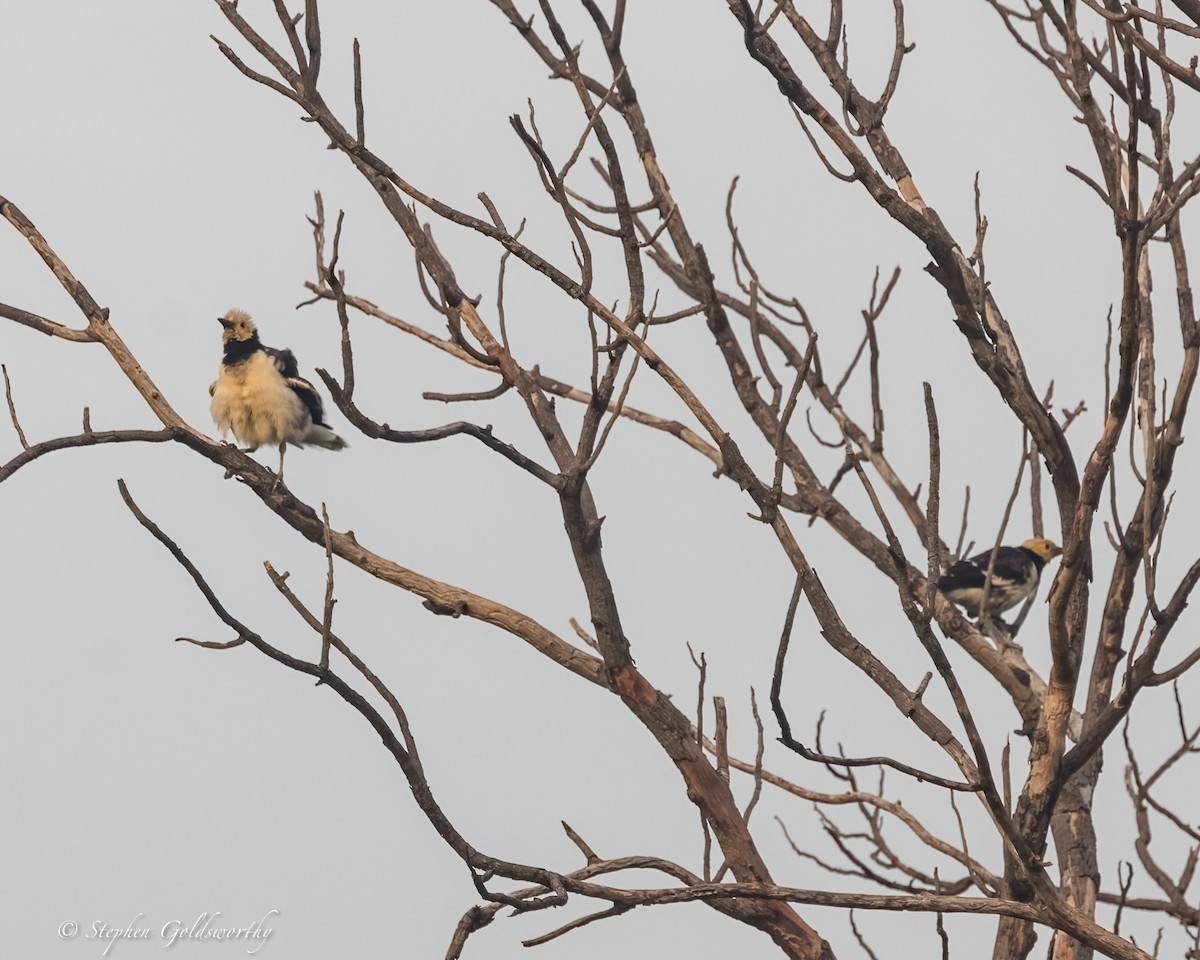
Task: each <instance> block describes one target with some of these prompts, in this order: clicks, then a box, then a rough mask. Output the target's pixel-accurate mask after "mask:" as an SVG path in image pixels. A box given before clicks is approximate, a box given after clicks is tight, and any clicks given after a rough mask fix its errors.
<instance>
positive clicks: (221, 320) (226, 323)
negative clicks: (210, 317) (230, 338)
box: [217, 317, 233, 330]
mask: <svg viewBox="0 0 1200 960" xmlns="http://www.w3.org/2000/svg"><path fill="white" fill-rule="evenodd" d="M217 323H219V324H220V325H221V326H223V327H224V328H225V329H226V330H232V329H233V321H232V320H226V319H225V318H224V317H217Z"/></svg>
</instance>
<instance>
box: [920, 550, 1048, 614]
mask: <svg viewBox="0 0 1200 960" xmlns="http://www.w3.org/2000/svg"><path fill="white" fill-rule="evenodd" d="M1060 553H1062V548H1061V547H1059V546H1058V544H1056V543H1054V542H1052V541H1050V540H1043V539H1041V538H1040V537H1035V538H1034V539H1032V540H1026V541H1025V542H1024V543H1023V544H1021V545H1020V546H1019V547H1000V548H999V549H998V550H997V551H996V562H995V564H993V566H992V583H991V586H990V587H989V588H988V590H987V611H986V612H987V615H988V616H989V617H992V618H994V617H996V615H997V614H1000V613H1003V612H1004V611H1005V610H1008V609H1009V608H1010V607H1015V606H1016V605H1017V604H1018V603H1020V602H1021V601H1022V600H1024V599H1025V598H1026V597H1028V596H1029V595H1030V594H1031V593H1033V592H1034V591H1035V590H1037V586H1038V581H1039V580H1040V579H1041V576H1042V568H1043V567H1044V566H1045V565H1046V563H1047V561H1049V560H1053V559H1054V558H1055V557H1057V556H1058V555H1059V554H1060ZM991 562H992V551H991V550H988V551H986V552H984V553H981V554H978V555H977V556H974V557H971V558H970V559H969V560H959V561H958V562H957V563H954V564H952V565H951V567H950V569H949V570H947V571H946V572H945V573H944V574H942V576H941V577H940V578H939V579H938V583H937V586H938V589H939V590H941V591H942V593H944V594H945V595H946V599H947V600H949V601H950V602H951V603H957V604H958V605H959V606H960V607H962V608H963V609H964V610H965V611H966V612H967V613H968V614H970V615H971V616H972V617H974V618H975V619H979V616H980V613H981V610H980V607H981V606H982V605H983V593H984V585H985V578H986V577H987V569H988V564H989V563H991Z"/></svg>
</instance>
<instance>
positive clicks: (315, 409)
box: [287, 377, 329, 427]
mask: <svg viewBox="0 0 1200 960" xmlns="http://www.w3.org/2000/svg"><path fill="white" fill-rule="evenodd" d="M287 385H288V386H289V387H291V388H292V392H293V393H295V394H296V396H298V397H299V398H300V400H301V401H302V402H303V404H304V406H305V407H307V408H308V415H309V416H310V417H312V422H313V423H315V424H318V425H320V426H322V427H328V426H329V424H327V423H326V422H325V405H324V404H323V403H322V402H321V395H320V394H319V393H317V388H316V387H314V386H313V385H312V384H311V383H309V382H308V381H307V380H305V379H304V378H303V377H288V378H287Z"/></svg>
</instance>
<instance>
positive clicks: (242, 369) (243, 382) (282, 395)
mask: <svg viewBox="0 0 1200 960" xmlns="http://www.w3.org/2000/svg"><path fill="white" fill-rule="evenodd" d="M212 416H213V420H214V421H215V422H216V424H217V427H218V428H220V430H221V432H222V433H225V432H232V433H233V435H234V436H235V437H236V438H237V439H238V440H239V441H240V442H242V443H244V444H246V445H247V446H250V447H257V446H260V445H261V444H279V443H284V442H287V443H300V442H301V441H303V439H304V434H305V432H306V431H307V429H308V426H309V423H310V419H309V415H308V410H307V409H306V408H305V406H304V404H303V402H301V400H300V398H299V397H298V396H296V393H295V391H293V390H292V388H291V387H289V386H288V385H287V383H286V382H285V381H284V379H283V377H282V376H280V374H279V369H278V368H277V367H276V366H275V361H274V360H273V359H271V357H269V356H267V355H266V354H264V353H256V354H254V355H253V356H251V357H249V358H248V359H247V360H245V361H244V362H242V363H239V364H236V365H234V366H232V367H222V368H221V372H220V374H219V375H218V376H217V382H216V383H215V384H214V385H213V396H212Z"/></svg>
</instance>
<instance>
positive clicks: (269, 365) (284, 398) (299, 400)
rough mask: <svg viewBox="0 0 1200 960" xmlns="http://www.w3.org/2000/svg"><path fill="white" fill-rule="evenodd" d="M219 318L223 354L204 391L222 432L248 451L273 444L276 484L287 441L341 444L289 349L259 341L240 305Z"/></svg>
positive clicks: (328, 447) (330, 447) (335, 447)
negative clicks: (276, 461)
mask: <svg viewBox="0 0 1200 960" xmlns="http://www.w3.org/2000/svg"><path fill="white" fill-rule="evenodd" d="M218 320H220V322H221V326H222V327H223V328H224V330H223V332H222V334H221V340H222V342H223V343H224V344H225V355H224V356H223V357H222V358H221V369H220V371H219V372H218V373H217V379H216V380H215V381H214V383H213V385H212V386H211V387H209V388H208V392H209V394H210V395H211V396H212V416H213V420H214V421H215V422H216V424H217V426H218V427H219V428H220V430H221V433H222V435H224V434H226V433H232V434H233V435H234V437H236V438H237V439H238V440H239V441H240V442H241V443H244V444H246V447H247V449H246V452H247V453H253V452H254V451H255V450H257V449H258V448H259V447H260V446H261V445H262V444H272V445H276V444H277V445H278V446H279V473H278V474H277V476H276V480H275V482H276V483H277V484H278V483H279V482H280V481H281V480H282V479H283V454H284V451H285V450H286V449H287V445H288V444H289V443H290V444H291V445H292V446H294V447H303V446H307V445H308V444H312V445H314V446H318V447H324V448H325V449H326V450H341V449H342V448H343V447H345V446H346V441H345V440H343V439H342V438H341V437H339V436H338V435H337V434H336V433H334V432H333V431H332V430H331V429H330V428H329V424H327V423H326V422H325V409H324V405H323V404H322V403H321V396H320V394H318V393H317V391H316V389H315V388H314V387H313V385H312V384H311V383H309V382H308V381H307V380H305V379H304V378H303V377H301V376H300V370H299V367H298V366H297V365H296V357H295V355H294V354H293V353H292V351H291V350H275V349H273V348H271V347H265V346H263V344H262V342H261V341H260V340H259V339H258V330H257V328H256V327H255V326H254V321H253V320H251V319H250V314H248V313H246V312H245V311H244V310H230V311H229V312H228V313H227V314H225V316H223V317H218Z"/></svg>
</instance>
